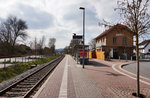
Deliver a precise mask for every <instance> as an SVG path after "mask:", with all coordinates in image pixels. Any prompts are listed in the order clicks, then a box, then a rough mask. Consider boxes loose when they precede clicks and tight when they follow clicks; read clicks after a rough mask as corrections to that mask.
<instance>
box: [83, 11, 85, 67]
mask: <svg viewBox="0 0 150 98" xmlns="http://www.w3.org/2000/svg"><path fill="white" fill-rule="evenodd" d="M84 34H85V9H84V10H83V68H84V52H85V49H84V48H85V47H84Z"/></svg>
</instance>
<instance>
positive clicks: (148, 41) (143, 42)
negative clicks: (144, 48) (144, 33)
mask: <svg viewBox="0 0 150 98" xmlns="http://www.w3.org/2000/svg"><path fill="white" fill-rule="evenodd" d="M148 43H150V39H149V40H144V41H142V42H141V43H139V45H145V44H148Z"/></svg>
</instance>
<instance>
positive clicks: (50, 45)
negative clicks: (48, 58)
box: [48, 38, 56, 53]
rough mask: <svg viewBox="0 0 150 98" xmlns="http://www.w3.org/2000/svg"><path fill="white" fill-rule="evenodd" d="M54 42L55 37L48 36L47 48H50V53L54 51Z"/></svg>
mask: <svg viewBox="0 0 150 98" xmlns="http://www.w3.org/2000/svg"><path fill="white" fill-rule="evenodd" d="M55 42H56V39H55V38H50V39H49V43H48V45H49V48H50V52H51V53H55Z"/></svg>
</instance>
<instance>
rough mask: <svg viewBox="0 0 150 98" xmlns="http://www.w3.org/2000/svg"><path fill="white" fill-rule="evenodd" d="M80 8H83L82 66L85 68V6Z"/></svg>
mask: <svg viewBox="0 0 150 98" xmlns="http://www.w3.org/2000/svg"><path fill="white" fill-rule="evenodd" d="M79 9H80V10H83V61H82V64H83V66H82V68H84V33H85V8H84V7H80V8H79Z"/></svg>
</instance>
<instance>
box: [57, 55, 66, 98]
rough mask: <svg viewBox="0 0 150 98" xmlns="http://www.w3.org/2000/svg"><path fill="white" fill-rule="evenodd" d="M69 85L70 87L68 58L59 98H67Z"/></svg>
mask: <svg viewBox="0 0 150 98" xmlns="http://www.w3.org/2000/svg"><path fill="white" fill-rule="evenodd" d="M67 85H68V56H67V59H66V64H65V68H64V73H63V78H62V83H61V87H60V92H59V98H67Z"/></svg>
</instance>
